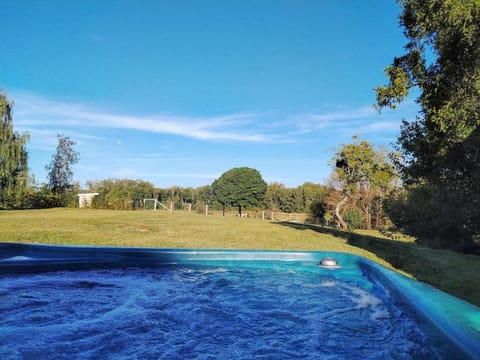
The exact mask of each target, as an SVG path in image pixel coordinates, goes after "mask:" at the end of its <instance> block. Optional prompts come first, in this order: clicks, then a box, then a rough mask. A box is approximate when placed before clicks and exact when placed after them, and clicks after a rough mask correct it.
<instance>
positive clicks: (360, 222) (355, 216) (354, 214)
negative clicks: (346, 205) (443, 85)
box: [343, 208, 364, 229]
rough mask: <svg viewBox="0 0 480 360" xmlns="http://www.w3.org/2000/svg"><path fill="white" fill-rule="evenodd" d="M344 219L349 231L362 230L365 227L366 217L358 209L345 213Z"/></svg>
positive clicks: (351, 209)
mask: <svg viewBox="0 0 480 360" xmlns="http://www.w3.org/2000/svg"><path fill="white" fill-rule="evenodd" d="M343 219H344V220H345V222H346V223H347V224H348V228H349V229H360V228H363V227H364V217H363V215H362V213H361V212H360V211H359V210H358V209H355V208H350V209H348V210H347V211H345V214H343Z"/></svg>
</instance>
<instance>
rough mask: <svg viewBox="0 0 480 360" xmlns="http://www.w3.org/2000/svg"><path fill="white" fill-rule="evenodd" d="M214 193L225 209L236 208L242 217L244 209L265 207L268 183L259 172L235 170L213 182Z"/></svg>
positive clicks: (246, 169)
mask: <svg viewBox="0 0 480 360" xmlns="http://www.w3.org/2000/svg"><path fill="white" fill-rule="evenodd" d="M212 191H213V194H214V195H215V198H216V199H217V201H219V202H220V203H221V204H222V205H223V208H224V209H225V207H226V206H235V207H237V208H238V212H239V215H241V214H242V208H246V207H252V206H262V205H263V203H264V200H265V193H266V191H267V183H266V182H265V181H264V180H263V178H262V175H261V174H260V173H259V172H258V170H255V169H252V168H248V167H240V168H233V169H230V170H228V171H227V172H225V173H223V174H222V176H220V177H219V178H218V179H217V180H215V181H214V182H213V184H212Z"/></svg>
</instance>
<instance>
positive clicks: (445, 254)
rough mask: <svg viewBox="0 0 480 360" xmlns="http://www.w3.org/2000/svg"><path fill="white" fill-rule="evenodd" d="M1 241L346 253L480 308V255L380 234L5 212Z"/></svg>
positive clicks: (209, 219)
mask: <svg viewBox="0 0 480 360" xmlns="http://www.w3.org/2000/svg"><path fill="white" fill-rule="evenodd" d="M0 241H4V242H24V243H44V244H62V245H67V244H68V245H98V246H139V247H164V248H217V249H271V250H320V251H341V252H348V253H353V254H357V255H361V256H364V257H367V258H369V259H371V260H374V261H376V262H379V263H381V264H383V265H386V266H388V267H390V268H394V269H397V270H399V271H402V272H404V273H406V274H407V275H410V276H413V277H415V278H416V279H418V280H421V281H424V282H426V283H429V284H431V285H433V286H435V287H437V288H439V289H442V290H443V291H446V292H449V293H451V294H453V295H455V296H458V297H460V298H463V299H465V300H467V301H469V302H471V303H473V304H476V305H479V306H480V276H478V274H480V257H478V256H469V255H463V254H457V253H453V252H449V251H443V250H432V249H428V248H424V247H420V246H418V245H417V244H416V243H414V242H413V241H412V240H411V239H408V238H402V240H390V239H387V238H385V237H383V236H382V235H380V234H379V233H378V232H373V231H370V232H365V231H363V232H356V233H345V232H341V231H337V230H334V229H331V228H325V227H317V226H303V225H298V224H292V223H277V222H270V221H262V220H256V219H249V218H244V219H239V218H232V217H219V216H218V217H217V216H215V217H214V216H205V215H197V214H191V215H188V214H185V213H173V214H170V213H168V212H166V211H155V212H154V211H113V210H112V211H110V210H91V209H89V210H86V209H48V210H24V211H0Z"/></svg>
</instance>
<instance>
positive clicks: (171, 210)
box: [170, 201, 173, 213]
mask: <svg viewBox="0 0 480 360" xmlns="http://www.w3.org/2000/svg"><path fill="white" fill-rule="evenodd" d="M170 213H173V201H170Z"/></svg>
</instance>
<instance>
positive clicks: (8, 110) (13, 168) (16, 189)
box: [0, 93, 29, 208]
mask: <svg viewBox="0 0 480 360" xmlns="http://www.w3.org/2000/svg"><path fill="white" fill-rule="evenodd" d="M12 107H13V103H12V102H10V101H9V100H8V99H7V96H6V95H5V94H4V93H0V208H11V207H16V206H18V205H19V204H20V203H21V197H22V194H23V192H24V190H25V187H26V183H27V177H28V153H27V150H26V143H27V141H28V139H29V135H28V134H27V133H26V134H19V133H18V132H16V131H14V130H13V117H12Z"/></svg>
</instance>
